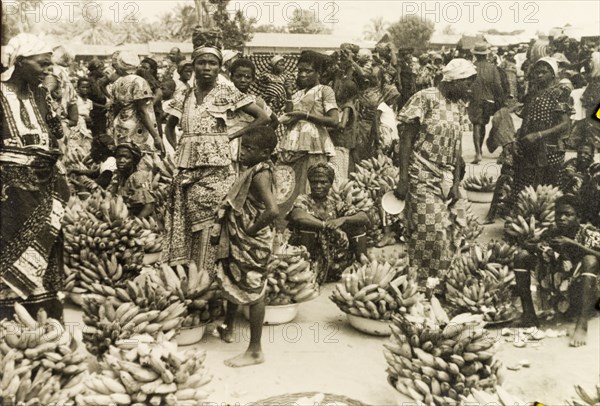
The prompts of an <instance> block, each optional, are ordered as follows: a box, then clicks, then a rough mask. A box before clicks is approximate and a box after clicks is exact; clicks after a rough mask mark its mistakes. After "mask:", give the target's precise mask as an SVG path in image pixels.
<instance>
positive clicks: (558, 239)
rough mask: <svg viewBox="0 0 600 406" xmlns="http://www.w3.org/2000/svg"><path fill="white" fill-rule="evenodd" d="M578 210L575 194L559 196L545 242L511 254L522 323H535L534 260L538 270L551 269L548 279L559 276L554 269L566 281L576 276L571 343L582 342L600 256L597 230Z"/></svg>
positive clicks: (577, 345)
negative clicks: (578, 302) (576, 305)
mask: <svg viewBox="0 0 600 406" xmlns="http://www.w3.org/2000/svg"><path fill="white" fill-rule="evenodd" d="M580 210H581V205H580V201H579V199H578V198H577V197H575V196H573V195H565V196H561V197H559V198H558V199H557V200H556V204H555V213H556V229H555V230H554V231H553V232H552V235H551V236H550V239H549V246H548V244H546V243H539V244H537V245H531V246H529V247H528V250H527V251H522V252H520V253H519V254H517V256H516V257H515V276H516V282H517V291H518V294H519V297H520V298H521V305H522V307H523V315H522V319H521V324H522V325H523V326H536V327H537V326H538V325H539V322H538V319H537V317H536V314H535V309H534V307H533V300H532V297H531V290H530V284H531V280H530V273H531V271H532V270H533V269H535V268H536V267H537V264H538V263H539V262H538V261H545V262H546V263H544V264H542V265H543V266H542V267H540V271H544V272H552V273H553V274H552V281H554V280H555V276H561V277H562V275H554V273H556V272H563V275H564V276H565V277H566V278H565V279H564V280H566V281H567V282H568V283H570V282H571V281H575V279H579V281H580V284H581V286H580V289H581V292H579V293H578V295H577V297H580V298H581V308H580V309H578V312H577V322H576V325H575V330H574V332H573V335H572V336H571V340H570V345H571V346H573V347H579V346H582V345H585V343H586V337H587V325H588V318H589V315H590V313H591V312H593V310H594V304H595V301H596V299H597V297H598V296H597V295H596V293H595V291H596V281H597V278H598V270H599V259H600V231H598V230H597V229H596V228H594V227H593V226H590V225H582V224H581V223H580V215H581V211H580ZM555 253H556V254H558V257H557V256H556V255H554V254H555ZM548 265H550V266H548ZM552 265H554V266H552ZM557 265H558V266H557ZM542 287H543V286H542ZM560 290H562V286H561V289H560ZM573 298H574V296H571V298H570V299H573Z"/></svg>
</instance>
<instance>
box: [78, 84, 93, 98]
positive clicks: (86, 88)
mask: <svg viewBox="0 0 600 406" xmlns="http://www.w3.org/2000/svg"><path fill="white" fill-rule="evenodd" d="M77 92H78V93H79V95H80V96H81V97H88V95H89V94H90V82H87V81H82V82H81V83H79V86H78V87H77Z"/></svg>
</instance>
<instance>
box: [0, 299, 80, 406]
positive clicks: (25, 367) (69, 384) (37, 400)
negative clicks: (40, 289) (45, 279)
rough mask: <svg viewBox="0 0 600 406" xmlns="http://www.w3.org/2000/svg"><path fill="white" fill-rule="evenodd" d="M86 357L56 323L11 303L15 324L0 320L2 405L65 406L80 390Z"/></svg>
mask: <svg viewBox="0 0 600 406" xmlns="http://www.w3.org/2000/svg"><path fill="white" fill-rule="evenodd" d="M86 358H87V356H86V354H85V353H84V352H83V351H77V343H76V341H75V340H73V339H72V337H71V335H70V334H69V333H68V332H66V330H65V327H64V326H62V325H61V324H60V322H59V321H58V320H55V319H51V318H48V317H47V314H46V312H45V311H44V310H43V309H42V310H40V311H39V312H38V313H37V317H36V319H34V318H33V317H32V316H31V315H30V314H29V313H28V312H27V310H26V309H25V308H24V307H23V306H21V305H19V304H15V321H9V320H7V319H4V320H2V321H0V370H1V371H2V374H1V375H2V378H0V380H1V383H0V387H1V389H2V390H1V391H0V398H1V399H2V403H3V404H4V405H17V404H23V405H25V404H27V405H40V406H42V405H48V404H51V403H52V404H61V405H62V404H68V403H69V402H70V401H72V400H73V399H74V398H75V395H76V394H77V393H79V392H80V391H81V390H82V388H83V380H84V379H85V378H86V377H87V365H86V364H85V363H84V362H83V361H84V360H85V359H86ZM71 404H72V403H71Z"/></svg>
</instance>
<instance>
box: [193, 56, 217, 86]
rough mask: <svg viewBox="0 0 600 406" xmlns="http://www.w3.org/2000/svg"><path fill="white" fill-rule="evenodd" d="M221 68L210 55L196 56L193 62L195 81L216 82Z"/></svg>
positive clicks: (214, 57) (215, 58)
mask: <svg viewBox="0 0 600 406" xmlns="http://www.w3.org/2000/svg"><path fill="white" fill-rule="evenodd" d="M220 68H221V66H220V63H219V59H217V57H216V56H215V55H212V54H204V55H200V56H198V57H197V58H196V59H195V60H194V72H195V73H196V80H198V81H200V82H205V83H213V82H215V81H216V80H217V76H218V75H219V70H220Z"/></svg>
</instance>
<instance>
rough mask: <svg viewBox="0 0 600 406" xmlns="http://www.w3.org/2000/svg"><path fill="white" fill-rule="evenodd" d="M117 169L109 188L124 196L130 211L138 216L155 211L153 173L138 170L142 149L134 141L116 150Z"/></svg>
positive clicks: (112, 191) (146, 215) (119, 146)
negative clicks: (152, 186)
mask: <svg viewBox="0 0 600 406" xmlns="http://www.w3.org/2000/svg"><path fill="white" fill-rule="evenodd" d="M115 159H116V160H117V170H116V171H115V172H114V174H113V177H112V180H111V183H110V185H109V186H108V190H109V191H110V192H111V193H113V194H115V195H121V196H123V200H124V201H125V204H126V205H127V208H128V209H129V213H130V214H133V215H134V216H137V217H148V216H150V215H151V214H152V212H153V211H154V196H152V193H151V184H152V173H150V172H148V171H142V170H138V169H137V166H138V164H139V163H140V160H141V159H142V151H141V149H140V148H139V147H138V146H137V145H135V144H133V143H122V144H119V145H117V148H116V150H115Z"/></svg>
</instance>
